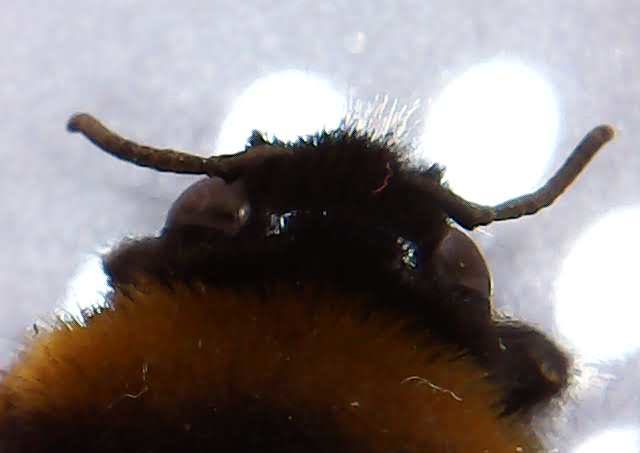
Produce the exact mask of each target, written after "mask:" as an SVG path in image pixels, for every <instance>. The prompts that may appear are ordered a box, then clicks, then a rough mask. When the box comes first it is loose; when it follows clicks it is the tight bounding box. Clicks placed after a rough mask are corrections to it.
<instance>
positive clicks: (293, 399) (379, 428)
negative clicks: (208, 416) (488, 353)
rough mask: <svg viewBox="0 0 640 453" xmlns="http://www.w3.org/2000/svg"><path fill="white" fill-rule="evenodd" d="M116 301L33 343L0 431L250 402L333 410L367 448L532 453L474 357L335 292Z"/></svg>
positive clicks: (157, 295) (162, 290)
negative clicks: (10, 422) (35, 422)
mask: <svg viewBox="0 0 640 453" xmlns="http://www.w3.org/2000/svg"><path fill="white" fill-rule="evenodd" d="M266 299H268V300H266ZM113 304H114V306H115V307H117V308H116V309H113V310H111V309H110V310H106V311H104V312H102V313H100V314H98V315H96V316H95V317H93V318H92V319H90V320H89V322H88V324H87V326H81V325H77V324H60V325H59V326H56V327H55V328H54V329H53V330H51V331H47V332H42V331H41V332H40V334H39V335H37V336H36V337H35V339H34V340H33V341H32V342H31V344H29V345H28V347H27V348H26V350H25V352H24V353H23V354H22V357H21V360H20V361H19V362H17V363H16V364H15V365H14V367H13V368H12V369H11V370H10V371H9V372H8V374H7V375H6V377H5V378H4V380H3V382H2V385H1V386H0V423H3V422H4V418H5V417H6V414H7V413H8V411H9V410H10V411H11V413H12V416H17V417H18V418H20V417H24V419H25V420H28V419H29V417H32V416H35V414H54V415H55V414H56V413H65V414H67V415H75V416H77V417H84V416H85V414H88V413H91V412H92V411H95V410H99V411H107V412H108V411H109V410H111V409H112V408H114V407H116V406H117V405H118V404H123V403H128V404H132V403H135V404H141V405H144V406H145V407H146V408H148V409H149V410H151V411H152V413H154V414H157V417H159V418H161V419H163V420H164V421H165V422H167V423H170V424H171V423H176V424H180V425H183V426H185V427H187V426H190V423H191V422H192V421H191V420H188V419H182V418H181V414H180V412H179V411H176V410H174V408H175V402H176V401H183V402H184V401H192V402H194V404H207V405H209V406H210V407H212V410H216V411H219V412H220V413H221V414H223V413H224V410H225V407H228V406H229V405H232V404H233V402H234V399H236V398H238V397H239V396H242V397H250V398H254V399H258V400H263V401H267V402H268V403H269V405H270V406H272V407H277V408H279V409H280V410H283V411H286V410H288V408H296V407H297V408H300V407H304V408H312V409H313V410H314V411H316V412H318V413H322V414H328V415H327V416H329V417H331V418H332V419H333V420H332V421H333V422H335V424H336V426H338V427H339V428H340V430H341V432H343V433H346V435H347V436H348V437H349V438H350V439H353V441H354V442H356V443H357V444H358V445H361V446H363V447H364V446H366V451H372V452H381V453H382V452H389V451H400V450H401V451H406V452H410V453H413V452H423V451H424V452H430V453H434V452H442V453H444V452H449V453H453V452H460V453H463V452H464V453H476V452H477V453H482V452H491V453H503V452H504V453H506V452H509V453H514V452H516V451H518V452H520V451H521V452H530V451H538V450H537V448H538V446H537V444H536V442H535V440H534V437H533V436H532V434H530V433H529V432H528V430H527V428H525V427H523V426H521V425H520V424H519V423H518V422H517V421H516V420H512V419H504V418H499V417H497V410H496V409H495V408H494V406H493V404H494V403H495V402H496V401H497V400H498V399H499V394H498V389H497V388H495V387H494V386H493V385H492V384H491V383H490V382H489V380H488V379H487V378H486V372H485V371H484V370H483V369H481V368H480V367H478V366H477V365H476V364H475V363H474V361H473V359H472V358H470V357H468V356H465V357H462V358H460V357H459V356H458V355H456V354H457V351H454V350H451V349H450V348H449V347H447V346H446V345H443V344H441V343H440V342H438V341H436V340H435V339H434V338H432V337H430V336H428V335H426V334H420V335H415V334H410V333H409V332H408V329H406V328H405V326H404V325H403V322H402V321H401V320H400V319H395V318H391V317H390V315H388V314H387V315H382V314H378V315H372V316H369V317H368V318H366V320H365V318H364V317H363V315H362V312H361V304H359V302H358V301H353V300H345V297H344V296H337V295H335V294H333V293H331V292H330V291H326V290H322V289H317V288H306V289H300V288H296V289H294V290H291V289H289V288H287V287H286V286H282V287H277V288H273V289H271V290H269V291H267V292H266V294H261V295H259V294H257V293H256V292H249V291H247V292H240V291H232V290H226V289H218V288H205V287H199V288H191V289H189V288H186V287H176V288H174V289H171V290H170V289H167V288H166V287H164V286H162V285H159V284H155V283H153V282H150V281H147V282H146V284H145V285H144V287H143V289H141V288H140V286H139V287H138V288H137V289H136V288H131V287H128V288H126V295H125V292H120V291H119V292H116V294H115V295H114V298H113ZM293 413H294V412H293V411H292V414H293ZM291 422H292V423H295V420H294V419H292V420H291Z"/></svg>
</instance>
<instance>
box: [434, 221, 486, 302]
mask: <svg viewBox="0 0 640 453" xmlns="http://www.w3.org/2000/svg"><path fill="white" fill-rule="evenodd" d="M433 268H434V271H435V272H436V275H437V278H438V279H439V281H441V282H442V283H443V285H445V286H448V287H454V286H455V287H459V286H462V287H464V288H467V289H470V290H473V291H475V292H477V293H478V294H479V295H481V296H483V297H485V298H487V299H488V298H490V297H491V292H492V282H491V273H490V271H489V268H488V267H487V262H486V261H485V259H484V256H482V253H481V252H480V249H478V247H477V246H476V244H475V243H474V242H473V239H471V238H470V237H469V236H467V234H466V233H464V232H463V231H460V230H459V229H457V228H453V227H450V228H449V231H448V233H447V234H446V235H445V237H444V239H442V241H441V242H440V244H439V245H438V247H437V248H436V250H435V252H434V254H433Z"/></svg>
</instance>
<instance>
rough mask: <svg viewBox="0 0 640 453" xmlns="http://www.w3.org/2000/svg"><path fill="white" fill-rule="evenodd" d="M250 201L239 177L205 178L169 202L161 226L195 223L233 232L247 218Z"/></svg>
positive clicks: (229, 232) (181, 225)
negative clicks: (229, 182)
mask: <svg viewBox="0 0 640 453" xmlns="http://www.w3.org/2000/svg"><path fill="white" fill-rule="evenodd" d="M249 214H250V204H249V199H248V196H247V193H246V189H245V187H244V183H243V181H242V180H236V181H234V182H233V183H231V184H227V183H226V182H225V181H224V180H223V179H222V178H218V177H207V178H203V179H201V180H199V181H198V182H195V183H194V184H192V185H190V186H189V187H188V188H187V189H186V190H185V191H184V192H182V194H181V195H180V196H179V197H178V199H177V200H176V201H175V202H174V203H173V205H172V206H171V209H170V210H169V213H168V214H167V220H166V222H165V229H168V230H170V229H175V228H178V227H183V226H197V227H204V228H211V229H215V230H218V231H222V232H224V233H227V234H229V235H233V234H236V233H237V232H238V231H239V230H240V229H241V228H242V226H243V225H244V224H245V223H246V222H247V220H248V219H249Z"/></svg>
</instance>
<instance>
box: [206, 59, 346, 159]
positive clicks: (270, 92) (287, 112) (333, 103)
mask: <svg viewBox="0 0 640 453" xmlns="http://www.w3.org/2000/svg"><path fill="white" fill-rule="evenodd" d="M346 109H347V101H346V98H345V96H343V95H341V94H340V93H339V92H338V91H337V90H336V89H335V88H333V87H332V86H331V84H330V83H329V82H328V81H326V80H325V79H322V78H319V77H317V76H315V75H313V74H309V73H306V72H303V71H295V70H289V71H282V72H278V73H275V74H271V75H268V76H266V77H263V78H260V79H258V80H256V81H255V82H253V83H252V84H251V85H250V86H249V87H248V88H247V89H246V90H245V91H244V93H242V94H241V95H240V96H239V97H238V98H237V99H236V100H235V101H234V104H233V107H232V109H231V112H230V113H229V116H227V118H226V119H225V121H224V123H223V124H222V130H221V133H220V137H219V139H218V142H217V144H216V148H215V149H216V152H218V153H221V154H228V153H233V152H236V151H240V150H242V149H244V147H245V145H246V142H247V139H248V138H249V135H250V134H251V132H252V131H253V130H254V129H257V130H259V131H261V132H265V133H267V135H268V137H273V136H276V137H278V138H279V139H280V140H285V141H287V140H294V139H296V138H297V137H299V136H301V135H308V134H312V133H314V132H317V131H318V130H320V129H322V128H335V127H336V126H338V125H339V123H340V121H341V120H342V119H343V118H344V116H345V113H346Z"/></svg>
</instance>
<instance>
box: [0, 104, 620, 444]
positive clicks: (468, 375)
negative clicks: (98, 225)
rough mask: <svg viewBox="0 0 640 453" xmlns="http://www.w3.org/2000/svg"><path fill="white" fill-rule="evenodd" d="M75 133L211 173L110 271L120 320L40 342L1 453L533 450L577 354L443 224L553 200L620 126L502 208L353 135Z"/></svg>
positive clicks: (127, 245)
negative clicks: (507, 307) (512, 310)
mask: <svg viewBox="0 0 640 453" xmlns="http://www.w3.org/2000/svg"><path fill="white" fill-rule="evenodd" d="M69 128H70V130H72V131H80V132H82V133H84V134H85V135H86V136H87V137H88V138H90V139H91V140H92V141H93V142H94V143H95V144H97V145H98V146H100V147H101V148H103V149H104V150H106V151H108V152H109V153H111V154H114V155H115V156H116V157H119V158H122V159H125V160H130V161H132V162H134V163H137V164H139V165H143V166H149V167H152V168H155V169H157V170H160V171H176V172H183V173H191V174H206V175H207V177H206V178H205V179H203V180H200V181H198V182H196V183H195V184H194V185H192V186H191V187H189V188H188V189H187V190H186V191H185V192H184V193H183V194H182V195H181V196H180V197H179V198H178V199H177V201H176V202H175V203H174V205H173V206H172V207H171V209H170V210H169V213H168V215H167V220H166V224H165V227H164V229H163V231H162V233H161V234H160V235H159V236H157V237H149V238H144V239H139V240H127V241H123V242H122V243H121V244H120V245H119V246H118V247H116V248H115V249H114V250H112V251H111V252H109V253H108V254H107V255H106V256H105V257H104V267H105V270H106V272H107V274H108V276H109V279H110V284H111V288H112V291H111V293H110V294H109V295H108V298H107V307H106V308H101V309H95V310H94V311H93V312H91V313H87V314H86V315H85V318H84V319H83V320H82V322H80V323H74V322H62V321H61V322H60V323H59V324H57V325H56V326H53V327H52V328H51V329H50V330H48V331H41V332H39V333H38V335H36V337H35V339H34V340H33V342H32V343H31V344H29V345H27V347H26V349H25V352H24V353H23V355H22V357H21V359H20V361H18V362H17V363H16V364H15V365H14V366H13V367H12V368H11V369H10V370H9V372H8V373H7V375H6V376H5V378H4V379H3V381H2V384H1V385H0V443H1V444H2V445H3V448H4V449H5V450H4V451H7V452H14V451H15V452H17V451H33V452H45V451H52V445H56V447H55V448H56V449H60V451H67V452H75V451H78V452H80V451H93V452H112V451H114V452H115V451H132V452H134V451H153V452H177V451H192V452H198V451H236V452H244V451H256V450H259V451H274V452H275V451H285V452H298V451H306V452H329V451H344V452H377V451H380V452H389V451H402V452H407V453H412V452H427V451H443V452H444V451H460V452H462V451H465V452H466V451H478V452H482V451H491V452H498V453H500V452H513V451H523V452H525V451H539V448H540V445H539V442H538V440H537V439H536V437H535V435H534V434H533V433H532V432H531V429H530V427H529V425H528V420H529V416H530V415H531V414H532V413H533V411H534V410H535V409H536V408H538V407H540V406H542V405H544V404H546V403H547V402H549V401H550V400H551V399H553V398H556V397H557V396H558V395H560V394H561V392H562V391H563V389H564V387H565V385H566V382H567V375H568V369H569V365H570V361H569V359H568V357H567V356H566V355H565V354H564V352H563V351H561V350H560V349H559V348H558V347H557V346H556V345H555V344H554V343H553V342H551V341H550V340H549V339H547V338H546V337H545V336H544V335H543V334H542V333H540V332H538V331H536V330H535V329H533V328H530V327H528V326H526V325H524V324H520V323H517V322H515V321H506V320H505V319H503V318H499V317H496V316H494V315H495V313H494V311H493V308H492V307H491V300H490V297H491V276H490V273H489V270H488V268H487V265H486V262H485V260H484V259H483V257H482V254H481V253H480V251H479V250H478V249H477V247H476V246H475V244H474V243H473V242H472V241H471V240H470V239H469V238H468V237H467V236H466V235H465V234H464V233H462V232H461V231H459V230H457V229H455V228H453V227H452V226H451V222H452V221H457V222H458V223H459V224H461V225H462V226H465V227H468V228H472V227H474V226H476V225H481V224H485V223H487V222H491V221H493V220H500V219H506V218H512V217H516V216H519V215H523V214H530V213H533V212H535V211H536V210H537V209H540V208H541V207H544V206H546V205H548V204H549V203H550V202H551V200H553V198H555V197H556V196H558V195H559V193H560V192H562V190H564V188H565V187H566V185H567V184H569V183H570V182H571V181H572V180H573V179H574V178H575V176H576V175H577V171H579V169H580V168H581V167H580V165H582V166H584V164H585V163H586V161H588V159H589V158H590V157H591V156H592V155H593V154H594V153H595V151H597V149H598V148H599V147H600V146H601V145H602V144H603V143H604V142H606V141H607V140H608V139H609V138H610V137H611V134H610V129H609V128H607V127H604V126H603V127H600V128H597V129H595V130H594V131H592V132H591V133H590V134H589V135H588V136H587V138H586V139H585V140H584V141H583V142H582V143H581V144H580V145H579V146H578V148H577V149H576V151H574V154H573V155H572V158H571V159H570V160H569V161H568V162H567V163H566V164H565V166H564V167H562V169H561V170H560V172H559V173H558V174H557V175H556V176H555V177H554V178H553V179H552V180H551V182H550V183H549V184H547V186H545V187H544V188H542V189H541V190H539V191H538V192H536V193H534V194H531V195H528V196H525V197H522V198H519V199H516V200H512V201H509V202H507V203H505V204H504V205H499V206H495V207H487V206H478V205H473V204H471V203H468V202H466V201H464V200H462V199H461V198H460V197H458V196H457V195H456V194H454V193H452V192H451V191H450V190H448V189H447V188H446V187H445V186H444V185H443V184H442V183H441V178H442V170H441V169H440V167H438V166H437V165H433V166H430V167H427V168H421V167H415V166H412V165H411V163H410V162H407V160H406V159H405V154H406V152H407V150H406V149H405V148H404V147H403V146H402V145H400V144H398V143H396V142H395V141H392V140H391V139H390V137H386V138H374V137H373V136H372V135H371V134H368V133H367V132H362V131H358V130H355V129H353V128H351V127H349V126H348V125H347V124H345V125H343V126H342V127H341V128H340V129H338V130H336V131H331V132H321V133H319V134H317V135H315V136H312V137H308V138H302V139H300V140H299V141H297V142H295V143H283V142H280V141H278V140H273V141H268V140H266V139H264V138H263V137H261V136H260V135H259V134H254V135H253V136H252V137H251V138H250V139H249V145H248V147H247V149H245V150H244V151H243V152H241V153H239V154H237V155H233V156H223V157H216V158H210V159H204V158H200V157H197V156H192V155H188V154H185V153H180V152H175V151H170V150H164V151H154V150H152V149H150V148H148V147H141V146H139V145H136V144H135V143H133V142H131V141H128V140H125V139H123V138H121V137H119V136H117V135H116V134H114V133H112V132H111V131H109V130H108V129H106V128H105V127H104V126H102V125H101V124H100V123H99V122H97V120H95V119H93V118H92V117H90V116H88V115H78V116H75V117H74V118H72V120H71V122H70V124H69ZM576 156H577V157H576ZM576 162H578V163H576ZM580 162H581V164H580Z"/></svg>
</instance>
